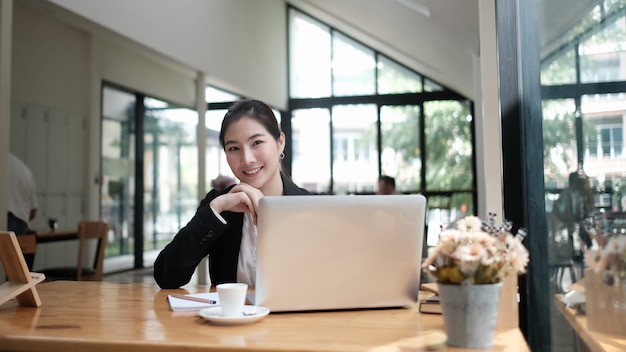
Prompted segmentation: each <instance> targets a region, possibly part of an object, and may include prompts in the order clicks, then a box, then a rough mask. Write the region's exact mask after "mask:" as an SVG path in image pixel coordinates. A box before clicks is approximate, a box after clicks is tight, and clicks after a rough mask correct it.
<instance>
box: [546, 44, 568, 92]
mask: <svg viewBox="0 0 626 352" xmlns="http://www.w3.org/2000/svg"><path fill="white" fill-rule="evenodd" d="M553 57H554V58H553V59H552V60H550V61H544V62H543V63H542V64H541V84H543V85H554V84H567V83H576V53H575V51H574V49H570V50H566V51H560V52H558V53H556V54H554V55H553Z"/></svg>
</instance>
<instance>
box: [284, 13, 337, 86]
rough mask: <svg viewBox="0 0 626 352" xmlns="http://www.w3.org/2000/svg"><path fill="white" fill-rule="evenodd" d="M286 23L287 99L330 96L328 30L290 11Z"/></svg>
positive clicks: (300, 14)
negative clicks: (287, 44)
mask: <svg viewBox="0 0 626 352" xmlns="http://www.w3.org/2000/svg"><path fill="white" fill-rule="evenodd" d="M289 21H290V24H289V77H290V82H289V84H290V85H289V89H290V91H289V95H290V97H291V98H319V97H328V96H330V94H331V86H330V82H331V79H330V77H331V63H330V58H331V53H330V48H331V44H330V28H328V26H325V25H323V24H321V23H320V22H318V21H315V20H313V19H312V18H310V17H309V16H306V15H304V14H303V13H301V12H299V11H296V10H293V9H291V10H290V11H289Z"/></svg>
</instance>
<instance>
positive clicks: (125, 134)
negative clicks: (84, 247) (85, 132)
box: [100, 87, 135, 257]
mask: <svg viewBox="0 0 626 352" xmlns="http://www.w3.org/2000/svg"><path fill="white" fill-rule="evenodd" d="M134 111H135V96H134V95H133V94H129V93H126V92H122V91H119V90H116V89H112V88H109V87H104V88H103V91H102V180H101V183H100V211H101V218H102V219H103V220H105V221H106V222H107V223H108V224H109V228H110V230H109V234H110V236H111V235H112V236H113V238H110V239H109V241H107V246H106V251H105V256H106V257H112V256H119V255H124V254H132V253H133V252H134V247H135V246H134V244H135V243H134V233H133V216H134V215H133V210H134V199H135V136H134V134H133V133H132V129H133V127H134V121H135V116H134Z"/></svg>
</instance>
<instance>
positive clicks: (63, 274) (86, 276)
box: [41, 221, 109, 281]
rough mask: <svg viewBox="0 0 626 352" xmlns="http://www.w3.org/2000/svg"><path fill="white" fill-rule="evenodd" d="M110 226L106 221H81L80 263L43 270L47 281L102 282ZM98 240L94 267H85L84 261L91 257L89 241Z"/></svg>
mask: <svg viewBox="0 0 626 352" xmlns="http://www.w3.org/2000/svg"><path fill="white" fill-rule="evenodd" d="M108 231H109V226H108V224H107V223H106V222H104V221H81V222H80V223H79V224H78V262H77V264H76V266H71V267H54V268H47V269H44V270H41V272H42V273H44V274H45V275H46V278H47V280H50V281H53V280H76V281H102V275H103V263H104V249H105V247H106V240H107V233H108ZM92 239H95V240H96V251H95V257H94V261H93V264H92V265H89V266H85V265H84V264H83V262H84V259H83V258H87V257H89V253H88V250H89V249H91V248H92V246H89V241H90V240H92Z"/></svg>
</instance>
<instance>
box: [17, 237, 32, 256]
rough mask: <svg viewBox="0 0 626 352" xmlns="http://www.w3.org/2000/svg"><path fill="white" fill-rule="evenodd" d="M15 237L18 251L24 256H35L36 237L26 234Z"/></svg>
mask: <svg viewBox="0 0 626 352" xmlns="http://www.w3.org/2000/svg"><path fill="white" fill-rule="evenodd" d="M16 237H17V242H18V243H19V244H20V249H21V250H22V253H24V254H35V252H37V235H35V234H32V233H31V234H26V235H19V236H16Z"/></svg>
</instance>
